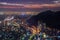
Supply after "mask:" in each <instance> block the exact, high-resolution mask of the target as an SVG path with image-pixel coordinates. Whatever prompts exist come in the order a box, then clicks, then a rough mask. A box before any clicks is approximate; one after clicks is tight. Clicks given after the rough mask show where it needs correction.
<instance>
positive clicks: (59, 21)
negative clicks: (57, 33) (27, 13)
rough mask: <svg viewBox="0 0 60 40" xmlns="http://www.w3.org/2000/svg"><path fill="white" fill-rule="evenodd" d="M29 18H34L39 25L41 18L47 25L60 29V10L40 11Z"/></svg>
mask: <svg viewBox="0 0 60 40" xmlns="http://www.w3.org/2000/svg"><path fill="white" fill-rule="evenodd" d="M29 20H33V21H34V24H35V23H36V24H35V25H37V22H38V20H39V21H42V22H44V23H46V26H47V27H51V28H56V29H60V11H56V12H54V11H51V10H47V11H44V12H41V13H39V14H38V15H35V16H32V17H31V18H30V19H29ZM33 21H32V22H33ZM32 22H31V23H32ZM32 24H33V23H32Z"/></svg>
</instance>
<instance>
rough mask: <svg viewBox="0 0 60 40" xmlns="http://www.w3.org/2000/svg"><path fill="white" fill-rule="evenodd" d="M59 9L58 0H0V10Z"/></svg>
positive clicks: (59, 3)
mask: <svg viewBox="0 0 60 40" xmlns="http://www.w3.org/2000/svg"><path fill="white" fill-rule="evenodd" d="M44 10H60V0H0V11H35V12H36V11H38V12H40V11H44Z"/></svg>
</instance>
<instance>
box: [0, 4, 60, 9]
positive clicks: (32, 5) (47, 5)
mask: <svg viewBox="0 0 60 40" xmlns="http://www.w3.org/2000/svg"><path fill="white" fill-rule="evenodd" d="M0 4H2V5H4V6H0V8H33V9H36V8H56V7H60V3H58V4H12V3H0Z"/></svg>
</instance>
